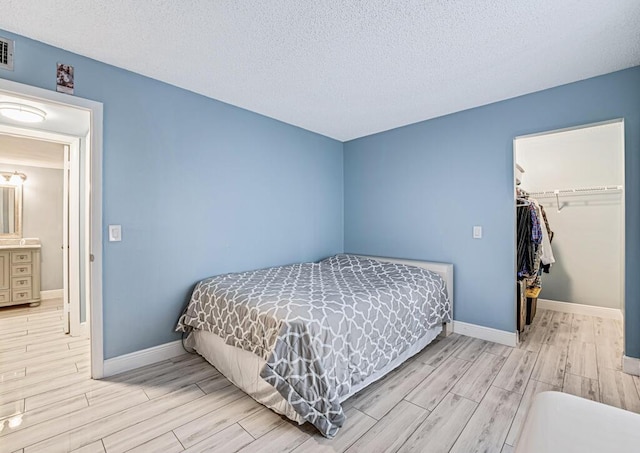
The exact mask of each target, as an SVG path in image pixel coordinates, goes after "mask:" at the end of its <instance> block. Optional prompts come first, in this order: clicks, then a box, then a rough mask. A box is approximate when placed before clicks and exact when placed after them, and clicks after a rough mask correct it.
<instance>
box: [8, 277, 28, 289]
mask: <svg viewBox="0 0 640 453" xmlns="http://www.w3.org/2000/svg"><path fill="white" fill-rule="evenodd" d="M11 288H13V289H22V288H31V277H12V278H11Z"/></svg>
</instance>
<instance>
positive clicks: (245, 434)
mask: <svg viewBox="0 0 640 453" xmlns="http://www.w3.org/2000/svg"><path fill="white" fill-rule="evenodd" d="M60 308H61V307H60V306H59V302H58V303H51V302H48V303H46V304H43V305H42V306H40V307H36V308H20V309H15V308H13V309H4V310H0V428H1V430H0V451H1V452H14V451H20V452H23V453H31V452H40V451H42V452H58V451H60V452H63V451H65V452H66V451H75V452H85V453H87V452H105V451H106V452H124V451H133V452H156V451H157V452H163V453H171V452H181V451H187V452H208V451H211V452H236V451H241V452H285V451H286V452H304V453H307V452H349V453H353V452H366V453H374V452H410V451H412V452H461V453H469V452H475V451H483V452H496V453H500V452H512V451H513V446H514V445H515V443H516V441H517V439H518V435H519V432H520V429H521V426H522V423H523V421H524V418H525V415H526V412H527V409H528V407H529V404H530V402H531V399H532V397H533V396H534V395H535V394H536V393H538V392H541V391H544V390H552V389H553V390H562V391H565V392H569V393H574V394H577V395H580V396H583V397H586V398H591V399H594V400H598V401H602V402H604V403H606V404H610V405H614V406H618V407H622V408H625V409H629V410H632V411H635V412H640V398H639V396H638V392H639V390H640V380H638V379H636V378H634V377H632V376H629V375H627V374H623V373H622V372H621V370H620V363H621V354H622V329H621V324H620V323H619V322H617V321H613V320H608V319H601V318H595V317H588V316H579V315H571V314H566V313H559V312H552V311H544V310H540V311H539V312H538V316H537V317H536V319H535V322H534V324H533V326H532V328H531V329H530V331H529V332H528V333H527V335H526V336H525V338H524V341H523V342H522V344H521V345H520V347H519V348H516V349H514V348H509V347H506V346H501V345H498V344H494V343H489V342H486V341H482V340H477V339H473V338H468V337H464V336H461V335H456V334H454V335H451V336H450V337H448V338H444V339H441V340H439V341H437V342H436V343H434V344H432V345H430V346H428V347H427V348H426V349H425V350H424V351H423V352H421V353H420V354H418V355H417V356H416V357H414V358H413V359H411V360H410V361H408V362H407V363H405V364H404V365H402V366H401V367H400V368H399V369H397V370H395V371H394V372H392V373H391V374H390V375H388V376H387V377H386V378H385V379H383V380H381V381H379V382H377V383H375V384H373V385H372V386H370V387H369V388H367V389H365V390H363V391H362V392H360V393H359V394H357V395H356V396H354V397H353V398H351V399H350V400H348V401H346V402H345V404H344V406H345V410H346V413H347V417H348V419H347V422H346V424H345V426H344V427H343V428H342V430H341V431H340V433H339V434H338V436H337V437H336V438H335V439H332V440H328V439H325V438H323V437H322V436H320V435H319V434H318V433H317V432H316V431H315V430H314V429H313V428H312V427H310V426H309V425H308V424H307V425H303V426H297V425H295V424H293V423H291V422H289V421H287V420H285V419H283V418H282V417H280V416H278V415H276V414H274V413H273V412H271V411H269V410H268V409H266V408H264V407H262V406H261V405H260V404H258V403H256V402H255V401H253V400H252V399H251V398H249V397H248V396H246V395H245V394H244V393H243V392H241V391H240V390H238V389H236V388H235V387H234V386H233V385H231V384H230V383H229V381H227V380H226V379H225V378H224V377H222V376H221V375H220V374H219V373H218V372H217V371H216V370H215V369H214V368H213V367H211V366H210V365H209V364H207V363H206V362H205V361H204V360H203V359H201V358H200V357H199V356H194V355H188V354H185V355H182V356H180V357H177V358H175V359H173V360H167V361H164V362H161V363H158V364H155V365H151V366H147V367H144V368H140V369H137V370H133V371H130V372H127V373H125V374H121V375H119V376H115V377H112V378H108V379H105V380H102V381H92V380H90V379H89V343H88V340H83V339H78V338H70V337H68V336H66V335H64V334H63V333H62V327H61V313H62V311H61V309H60Z"/></svg>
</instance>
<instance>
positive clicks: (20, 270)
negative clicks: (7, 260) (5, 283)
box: [11, 264, 31, 277]
mask: <svg viewBox="0 0 640 453" xmlns="http://www.w3.org/2000/svg"><path fill="white" fill-rule="evenodd" d="M22 275H31V264H12V265H11V276H12V277H19V276H22Z"/></svg>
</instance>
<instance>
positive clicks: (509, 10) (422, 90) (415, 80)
mask: <svg viewBox="0 0 640 453" xmlns="http://www.w3.org/2000/svg"><path fill="white" fill-rule="evenodd" d="M0 11H2V14H1V15H0V28H3V29H6V30H9V31H12V32H15V33H18V34H22V35H25V36H28V37H31V38H34V39H37V40H39V41H43V42H46V43H49V44H53V45H55V46H59V47H62V48H65V49H68V50H71V51H73V52H76V53H79V54H81V55H86V56H88V57H91V58H94V59H97V60H100V61H103V62H106V63H110V64H113V65H115V66H119V67H122V68H125V69H129V70H131V71H134V72H138V73H140V74H144V75H147V76H149V77H153V78H155V79H158V80H162V81H165V82H168V83H171V84H173V85H177V86H180V87H183V88H186V89H189V90H191V91H195V92H197V93H201V94H203V95H205V96H209V97H212V98H215V99H219V100H222V101H225V102H228V103H230V104H233V105H237V106H240V107H244V108H246V109H248V110H252V111H255V112H258V113H262V114H264V115H267V116H270V117H273V118H277V119H279V120H281V121H284V122H287V123H290V124H295V125H297V126H300V127H303V128H305V129H309V130H312V131H315V132H319V133H321V134H324V135H327V136H329V137H333V138H336V139H338V140H343V141H344V140H349V139H353V138H356V137H361V136H364V135H368V134H372V133H375V132H379V131H383V130H387V129H391V128H394V127H398V126H402V125H406V124H410V123H414V122H417V121H421V120H425V119H428V118H433V117H437V116H441V115H444V114H447V113H451V112H455V111H459V110H464V109H467V108H471V107H475V106H479V105H483V104H487V103H491V102H494V101H498V100H502V99H507V98H511V97H514V96H518V95H522V94H525V93H530V92H533V91H538V90H541V89H545V88H549V87H552V86H557V85H561V84H565V83H569V82H573V81H576V80H581V79H585V78H588V77H592V76H595V75H599V74H605V73H608V72H612V71H616V70H619V69H623V68H627V67H631V66H635V65H638V64H640V1H639V0H562V1H559V0H502V1H500V0H492V1H488V0H487V1H483V0H413V1H411V0H398V1H391V0H386V1H382V0H368V1H344V0H316V1H300V0H297V1H296V0H270V1H262V2H258V1H239V0H222V1H212V0H182V1H176V0H145V1H139V0H138V1H136V0H109V1H103V0H65V1H61V0H57V1H53V0H52V1H46V2H45V1H37V0H0ZM17 58H19V54H18V55H17ZM77 77H78V78H80V77H81V75H77Z"/></svg>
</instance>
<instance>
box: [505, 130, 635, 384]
mask: <svg viewBox="0 0 640 453" xmlns="http://www.w3.org/2000/svg"><path fill="white" fill-rule="evenodd" d="M514 175H515V178H514V180H515V181H514V195H515V197H514V206H515V216H516V267H517V269H516V273H515V274H516V289H517V294H518V297H517V300H516V314H517V316H516V317H517V322H516V326H517V332H518V334H519V339H520V341H521V342H527V343H531V344H533V343H535V345H534V346H531V347H534V348H535V347H537V346H539V345H542V346H544V345H545V344H551V343H553V345H554V346H556V347H559V348H561V349H564V348H565V347H566V348H567V349H569V348H571V347H572V344H574V343H575V344H574V346H575V347H577V346H576V345H577V344H578V343H580V344H581V345H583V344H585V345H586V346H584V350H585V351H588V354H589V356H590V358H593V360H594V361H595V362H597V365H598V366H605V367H606V368H615V369H620V363H621V362H622V356H623V352H624V351H623V349H624V327H623V326H624V324H623V322H622V321H623V316H624V270H625V264H624V258H625V257H624V254H625V247H624V236H625V232H624V224H625V190H624V189H625V181H624V121H623V120H622V119H616V120H612V121H607V122H602V123H597V124H590V125H584V126H580V127H575V128H570V129H563V130H556V131H550V132H545V133H540V134H533V135H527V136H522V137H517V138H516V139H515V140H514ZM564 353H567V354H570V353H571V351H570V350H568V352H567V351H565V352H563V354H564ZM594 377H595V378H596V379H597V376H594Z"/></svg>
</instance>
